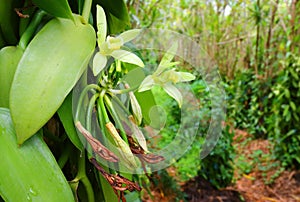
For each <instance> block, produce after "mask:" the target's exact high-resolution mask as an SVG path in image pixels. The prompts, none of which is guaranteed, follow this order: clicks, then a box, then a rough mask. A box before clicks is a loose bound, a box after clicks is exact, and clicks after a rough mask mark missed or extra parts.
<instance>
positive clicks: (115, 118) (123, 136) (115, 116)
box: [104, 95, 128, 144]
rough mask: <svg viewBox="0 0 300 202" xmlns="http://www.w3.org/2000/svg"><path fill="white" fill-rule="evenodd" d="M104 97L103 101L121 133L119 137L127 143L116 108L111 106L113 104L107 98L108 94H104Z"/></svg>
mask: <svg viewBox="0 0 300 202" xmlns="http://www.w3.org/2000/svg"><path fill="white" fill-rule="evenodd" d="M104 99H105V103H106V105H107V107H108V110H109V111H110V113H111V115H112V117H113V118H114V121H115V123H116V125H117V126H118V127H119V129H120V134H121V137H122V138H123V140H124V141H125V142H126V143H127V144H128V139H127V136H126V132H125V130H124V127H123V125H122V122H121V120H120V118H119V116H118V114H117V112H116V110H115V109H114V107H113V104H112V102H111V100H110V99H109V98H108V96H106V95H105V96H104Z"/></svg>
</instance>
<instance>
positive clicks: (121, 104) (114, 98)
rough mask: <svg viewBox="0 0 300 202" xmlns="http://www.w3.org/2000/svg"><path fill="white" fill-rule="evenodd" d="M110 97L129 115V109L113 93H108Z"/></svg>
mask: <svg viewBox="0 0 300 202" xmlns="http://www.w3.org/2000/svg"><path fill="white" fill-rule="evenodd" d="M110 96H111V98H112V99H113V100H114V101H115V102H116V103H117V104H118V105H119V106H120V107H121V108H122V109H123V110H124V111H125V112H126V113H127V114H128V115H129V114H131V113H130V111H129V110H128V109H127V108H126V107H125V106H124V104H123V103H122V101H121V100H120V99H119V98H118V97H117V96H116V95H114V94H110Z"/></svg>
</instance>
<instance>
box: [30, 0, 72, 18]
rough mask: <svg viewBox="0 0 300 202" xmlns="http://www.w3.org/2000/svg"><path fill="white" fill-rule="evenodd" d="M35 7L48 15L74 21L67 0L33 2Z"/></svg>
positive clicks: (34, 0)
mask: <svg viewBox="0 0 300 202" xmlns="http://www.w3.org/2000/svg"><path fill="white" fill-rule="evenodd" d="M32 1H33V3H34V4H35V5H37V6H38V7H39V8H41V9H43V10H44V11H46V12H47V13H49V14H51V15H53V16H55V17H61V18H69V19H71V20H74V17H73V15H72V11H71V8H70V6H69V4H68V1H67V0H32Z"/></svg>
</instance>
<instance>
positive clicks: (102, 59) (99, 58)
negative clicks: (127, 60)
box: [93, 52, 107, 76]
mask: <svg viewBox="0 0 300 202" xmlns="http://www.w3.org/2000/svg"><path fill="white" fill-rule="evenodd" d="M106 63H107V58H106V56H105V55H102V54H100V53H99V52H98V53H96V54H95V56H94V59H93V74H94V76H97V75H98V74H99V73H100V72H101V71H102V70H103V69H104V67H105V66H106Z"/></svg>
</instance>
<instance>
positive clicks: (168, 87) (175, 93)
mask: <svg viewBox="0 0 300 202" xmlns="http://www.w3.org/2000/svg"><path fill="white" fill-rule="evenodd" d="M162 87H163V89H164V90H165V91H166V93H168V94H169V95H170V96H171V97H172V98H174V99H175V100H176V101H177V103H178V105H179V108H181V106H182V102H183V99H182V95H181V92H180V91H179V90H178V89H177V88H176V87H175V86H174V85H172V84H171V83H166V84H165V85H163V86H162Z"/></svg>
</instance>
